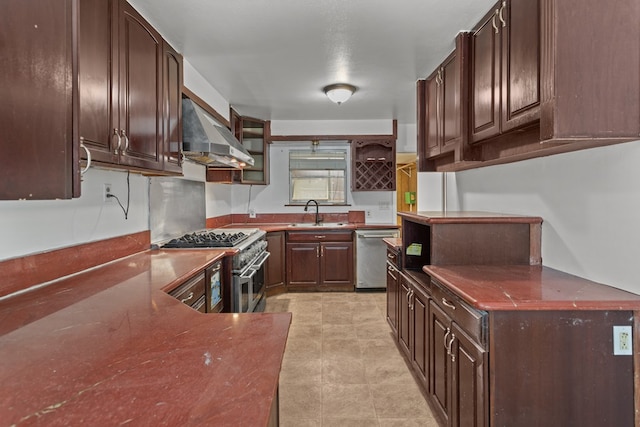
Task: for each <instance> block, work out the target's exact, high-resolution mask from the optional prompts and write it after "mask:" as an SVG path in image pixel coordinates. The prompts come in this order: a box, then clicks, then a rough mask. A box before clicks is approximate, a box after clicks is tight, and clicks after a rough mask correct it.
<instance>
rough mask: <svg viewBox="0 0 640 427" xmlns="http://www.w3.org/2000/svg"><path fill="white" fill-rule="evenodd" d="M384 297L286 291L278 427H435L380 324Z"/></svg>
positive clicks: (277, 299)
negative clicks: (288, 316)
mask: <svg viewBox="0 0 640 427" xmlns="http://www.w3.org/2000/svg"><path fill="white" fill-rule="evenodd" d="M385 298H386V296H385V294H384V293H377V292H376V293H353V292H350V293H346V292H345V293H343V292H340V293H287V294H282V295H278V296H273V297H269V298H268V299H267V309H266V311H270V312H282V311H289V312H291V313H293V319H292V323H291V328H290V330H289V339H288V341H287V348H286V351H285V355H284V360H283V363H282V372H281V375H280V425H281V426H283V427H307V426H313V427H316V426H327V427H329V426H331V427H333V426H336V427H337V426H340V427H375V426H379V427H392V426H394V427H395V426H398V427H399V426H402V427H411V426H421V427H436V426H437V425H438V424H437V422H436V421H435V419H434V418H433V416H432V414H431V411H430V410H429V407H428V405H427V403H426V401H425V399H424V397H423V396H422V394H421V392H420V390H419V389H418V385H417V384H416V382H415V380H414V378H413V377H412V376H411V373H410V372H409V370H408V368H407V365H406V364H405V362H404V359H403V358H402V356H401V355H400V353H399V351H398V349H397V347H396V345H395V343H394V342H393V339H392V336H391V330H390V328H389V325H388V324H387V322H386V320H385V310H386V307H385V304H386V302H385Z"/></svg>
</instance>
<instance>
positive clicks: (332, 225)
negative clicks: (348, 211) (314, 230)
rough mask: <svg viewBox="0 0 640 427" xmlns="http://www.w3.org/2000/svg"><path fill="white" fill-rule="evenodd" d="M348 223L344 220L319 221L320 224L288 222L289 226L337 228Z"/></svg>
mask: <svg viewBox="0 0 640 427" xmlns="http://www.w3.org/2000/svg"><path fill="white" fill-rule="evenodd" d="M347 225H348V224H347V223H345V222H321V223H320V224H316V223H314V222H296V223H293V224H289V227H323V228H339V227H345V226H347Z"/></svg>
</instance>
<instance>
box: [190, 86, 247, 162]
mask: <svg viewBox="0 0 640 427" xmlns="http://www.w3.org/2000/svg"><path fill="white" fill-rule="evenodd" d="M182 140H183V141H182V154H183V155H184V157H185V158H186V159H189V160H191V161H193V162H196V163H200V164H203V165H205V166H208V167H225V168H234V169H242V168H243V167H245V166H253V164H254V160H253V157H251V155H250V154H249V152H248V151H247V150H246V149H245V148H244V147H243V146H242V144H240V142H239V141H238V140H237V139H236V137H235V136H233V134H232V133H231V132H230V131H229V129H227V128H226V127H224V126H220V125H219V124H218V123H217V122H216V121H215V119H214V118H213V117H212V116H211V115H210V114H209V113H207V112H206V111H205V110H204V109H203V108H202V107H200V106H199V105H198V104H196V103H195V102H193V101H192V100H190V99H188V98H183V99H182Z"/></svg>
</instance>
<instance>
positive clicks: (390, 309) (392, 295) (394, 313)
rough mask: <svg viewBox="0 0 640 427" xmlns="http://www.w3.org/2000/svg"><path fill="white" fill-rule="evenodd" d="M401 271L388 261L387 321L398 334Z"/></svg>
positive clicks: (395, 333)
mask: <svg viewBox="0 0 640 427" xmlns="http://www.w3.org/2000/svg"><path fill="white" fill-rule="evenodd" d="M399 274H400V272H399V271H398V270H397V269H396V268H395V267H394V266H392V265H391V264H388V263H387V321H388V322H389V326H391V330H392V331H393V333H394V335H396V336H397V335H398V297H399V295H400V291H399V289H398V287H399V284H398V281H399V277H398V275H399Z"/></svg>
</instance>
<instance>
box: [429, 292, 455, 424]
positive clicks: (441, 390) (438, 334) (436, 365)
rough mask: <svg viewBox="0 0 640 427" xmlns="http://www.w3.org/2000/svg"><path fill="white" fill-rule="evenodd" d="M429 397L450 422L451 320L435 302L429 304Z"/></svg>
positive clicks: (441, 415) (441, 414)
mask: <svg viewBox="0 0 640 427" xmlns="http://www.w3.org/2000/svg"><path fill="white" fill-rule="evenodd" d="M428 319H429V326H428V331H427V334H428V336H429V391H428V392H429V395H430V396H431V401H432V403H433V405H432V407H433V409H434V410H435V411H436V412H437V414H438V416H440V417H441V418H442V419H443V420H447V421H448V420H449V412H450V407H451V363H450V360H451V359H450V357H449V355H448V354H447V346H448V344H449V340H450V337H451V327H450V325H451V319H450V318H449V316H447V315H446V314H445V312H444V311H442V310H441V309H440V308H439V307H438V306H437V305H436V304H435V303H434V302H431V303H430V304H429V313H428Z"/></svg>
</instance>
